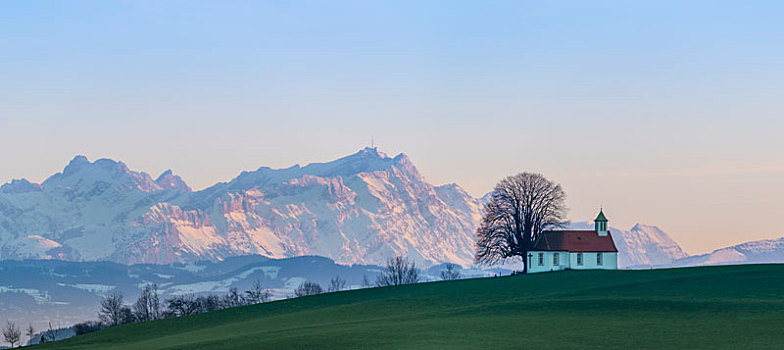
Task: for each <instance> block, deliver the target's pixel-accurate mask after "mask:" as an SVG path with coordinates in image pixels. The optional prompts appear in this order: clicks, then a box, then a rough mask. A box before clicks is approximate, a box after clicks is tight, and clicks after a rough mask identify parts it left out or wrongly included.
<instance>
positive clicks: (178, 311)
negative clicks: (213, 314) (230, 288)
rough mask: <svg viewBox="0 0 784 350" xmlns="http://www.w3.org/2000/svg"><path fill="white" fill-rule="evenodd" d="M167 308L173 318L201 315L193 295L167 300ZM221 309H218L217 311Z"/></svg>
mask: <svg viewBox="0 0 784 350" xmlns="http://www.w3.org/2000/svg"><path fill="white" fill-rule="evenodd" d="M166 306H167V308H168V309H169V313H170V314H171V316H174V317H180V316H188V315H195V314H197V313H199V303H198V302H197V300H196V298H194V297H193V296H191V295H179V296H176V297H173V298H171V299H166ZM217 309H219V308H216V310H217Z"/></svg>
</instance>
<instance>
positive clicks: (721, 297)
mask: <svg viewBox="0 0 784 350" xmlns="http://www.w3.org/2000/svg"><path fill="white" fill-rule="evenodd" d="M782 290H784V266H782V265H746V266H722V267H700V268H685V269H670V270H642V271H626V270H621V271H565V272H554V273H542V274H534V275H517V276H511V277H501V278H484V279H473V280H461V281H451V282H437V283H424V284H416V285H407V286H400V287H390V288H371V289H362V290H354V291H347V292H340V293H329V294H322V295H317V296H312V297H303V298H297V299H289V300H285V301H278V302H271V303H266V304H260V305H254V306H248V307H240V308H234V309H227V310H221V311H217V312H212V313H206V314H200V315H196V316H193V317H185V318H179V319H168V320H161V321H155V322H149V323H139V324H132V325H124V326H119V327H114V328H110V329H107V330H104V331H100V332H97V333H92V334H88V335H86V336H80V337H76V338H71V339H67V340H64V341H61V342H56V343H51V344H48V345H46V346H44V347H43V348H44V349H104V348H107V347H122V348H134V349H162V348H181V349H185V348H189V349H193V348H200V349H202V348H204V349H206V348H209V349H242V348H270V349H303V348H318V349H357V348H373V349H401V348H439V349H476V348H487V349H519V348H525V347H532V348H534V347H535V348H574V349H585V348H618V349H636V348H654V349H660V348H665V349H683V348H710V349H717V348H726V349H741V348H744V349H745V348H751V349H758V348H777V347H780V345H781V344H782V343H784V333H782V332H781V329H780V328H781V324H784V299H783V298H782V294H781V291H782ZM570 324H571V325H579V326H573V327H572V326H564V327H560V326H554V325H570ZM521 329H522V330H529V331H526V332H523V333H521Z"/></svg>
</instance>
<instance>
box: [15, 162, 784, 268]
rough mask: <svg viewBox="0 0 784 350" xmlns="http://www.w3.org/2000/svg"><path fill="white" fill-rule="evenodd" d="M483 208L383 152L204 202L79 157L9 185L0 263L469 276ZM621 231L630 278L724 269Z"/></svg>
mask: <svg viewBox="0 0 784 350" xmlns="http://www.w3.org/2000/svg"><path fill="white" fill-rule="evenodd" d="M483 201H484V199H483V198H475V197H472V196H471V195H469V194H468V193H467V192H466V191H465V190H463V189H462V188H461V187H460V186H458V185H456V184H447V185H440V186H437V185H432V184H430V183H429V182H427V181H426V179H425V178H424V177H423V176H422V175H421V174H420V173H419V171H418V170H417V168H416V167H415V166H414V164H413V163H412V162H411V160H410V159H409V158H408V157H407V156H406V155H405V154H399V155H397V156H395V157H389V156H387V155H386V154H384V153H383V152H380V151H379V150H378V149H377V148H365V149H362V150H360V151H358V152H356V153H354V154H352V155H349V156H346V157H343V158H340V159H337V160H334V161H331V162H326V163H314V164H309V165H306V166H299V165H295V166H292V167H289V168H285V169H271V168H268V167H260V168H258V169H257V170H254V171H246V172H242V173H241V174H239V175H238V176H237V177H236V178H234V179H232V180H231V181H228V182H221V183H217V184H215V185H213V186H210V187H208V188H206V189H203V190H200V191H192V189H191V188H190V187H189V186H188V185H187V184H186V183H185V182H184V181H183V180H182V178H180V177H179V176H177V175H175V174H173V173H172V172H171V171H166V172H164V173H163V174H161V175H160V176H158V177H157V178H153V177H152V176H150V175H149V174H147V173H144V172H138V171H133V170H131V169H129V168H128V167H127V166H126V165H125V164H124V163H122V162H119V161H115V160H111V159H98V160H96V161H94V162H91V161H89V160H88V159H87V158H85V157H83V156H76V157H74V158H73V160H71V161H70V163H69V164H68V165H67V166H66V167H65V168H64V170H63V171H62V172H60V173H57V174H54V175H52V176H51V177H49V178H48V179H46V180H45V181H44V182H42V183H40V184H37V183H31V182H30V181H28V180H25V179H19V180H13V181H11V182H10V183H7V184H4V185H2V186H0V260H7V259H58V260H68V261H111V262H117V263H122V264H145V263H149V264H172V263H189V262H194V261H201V260H210V261H220V260H223V259H226V258H228V257H232V256H241V255H256V254H257V255H263V256H266V257H269V258H276V259H280V258H289V257H296V256H304V255H317V256H323V257H327V258H329V259H333V260H334V261H336V262H337V263H340V264H374V265H383V264H384V262H385V260H386V259H387V258H388V257H391V256H393V255H396V254H402V255H406V256H408V257H409V258H411V259H413V260H414V261H415V262H417V263H418V264H419V265H420V266H425V267H426V266H432V265H434V264H438V263H442V262H453V263H457V264H460V265H462V266H470V265H472V263H473V249H474V232H475V229H476V227H477V225H478V222H479V220H480V218H481V206H482V203H483ZM571 226H572V228H576V229H590V228H592V227H593V225H592V224H591V223H589V222H577V223H573V224H571ZM612 232H613V235H614V238H615V241H616V245H617V246H618V249H619V265H620V267H621V268H627V267H643V266H645V267H647V266H669V265H671V264H673V263H674V262H676V261H677V262H678V264H692V263H694V264H697V263H710V262H711V261H715V259H716V258H713V259H711V258H708V257H705V256H703V257H691V258H690V257H688V255H687V254H686V253H685V252H684V251H683V250H682V249H681V248H680V246H678V244H677V243H676V242H674V241H673V240H672V239H671V238H670V237H669V236H668V235H667V234H666V233H665V232H663V231H662V230H660V229H659V228H657V227H656V226H652V225H644V224H637V225H635V226H633V227H632V228H631V229H629V230H622V229H618V228H612ZM765 244H767V246H765V247H763V246H761V245H760V244H756V245H755V244H751V243H748V245H749V246H748V247H745V248H744V247H740V246H738V247H737V248H727V249H731V250H732V251H726V252H725V251H717V252H714V255H715V254H724V255H733V256H736V257H737V256H738V254H746V255H749V254H751V253H749V252H750V251H754V250H755V249H768V248H766V247H768V246H770V245H771V244H773V243H765ZM776 247H777V248H775V249H779V248H780V247H779V246H776ZM733 252H734V253H733ZM746 255H744V256H746ZM751 255H753V254H751ZM769 255H770V256H777V255H776V254H775V253H770V254H769ZM726 259H729V258H725V260H726ZM738 259H740V258H738ZM738 261H756V260H754V258H751V259H746V258H744V259H741V260H738Z"/></svg>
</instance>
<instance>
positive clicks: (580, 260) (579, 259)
mask: <svg viewBox="0 0 784 350" xmlns="http://www.w3.org/2000/svg"><path fill="white" fill-rule="evenodd" d="M582 264H583V253H577V265H582Z"/></svg>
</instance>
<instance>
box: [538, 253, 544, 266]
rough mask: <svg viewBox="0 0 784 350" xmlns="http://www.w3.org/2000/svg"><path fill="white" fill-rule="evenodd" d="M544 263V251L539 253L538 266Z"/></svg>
mask: <svg viewBox="0 0 784 350" xmlns="http://www.w3.org/2000/svg"><path fill="white" fill-rule="evenodd" d="M542 265H544V253H539V266H542Z"/></svg>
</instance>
